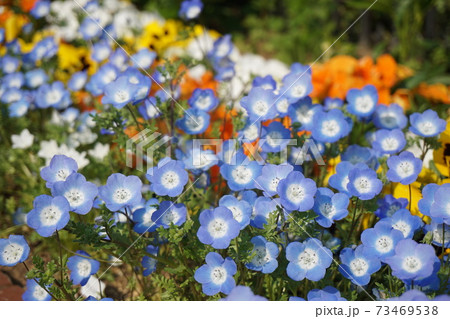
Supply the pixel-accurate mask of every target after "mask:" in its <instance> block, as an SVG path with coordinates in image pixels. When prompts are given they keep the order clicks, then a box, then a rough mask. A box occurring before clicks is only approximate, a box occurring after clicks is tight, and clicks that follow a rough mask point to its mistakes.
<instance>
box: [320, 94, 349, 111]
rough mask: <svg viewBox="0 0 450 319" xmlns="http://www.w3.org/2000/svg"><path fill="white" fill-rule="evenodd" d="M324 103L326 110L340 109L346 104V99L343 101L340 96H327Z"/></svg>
mask: <svg viewBox="0 0 450 319" xmlns="http://www.w3.org/2000/svg"><path fill="white" fill-rule="evenodd" d="M323 103H324V109H325V110H326V111H329V110H332V109H338V108H341V107H342V105H344V101H342V100H341V99H340V98H331V97H326V98H325V100H324V101H323Z"/></svg>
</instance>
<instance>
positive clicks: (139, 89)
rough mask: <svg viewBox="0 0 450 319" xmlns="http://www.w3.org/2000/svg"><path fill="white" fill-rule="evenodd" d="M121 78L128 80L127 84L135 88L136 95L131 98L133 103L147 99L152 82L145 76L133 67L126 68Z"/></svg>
mask: <svg viewBox="0 0 450 319" xmlns="http://www.w3.org/2000/svg"><path fill="white" fill-rule="evenodd" d="M123 76H126V77H127V78H128V83H130V84H131V85H133V86H135V88H136V93H135V94H134V96H133V103H134V104H136V103H139V102H141V101H143V100H144V99H145V98H147V97H148V94H149V92H150V87H151V86H152V80H151V79H150V77H148V76H147V75H145V74H143V73H141V71H139V70H138V69H136V68H134V67H130V68H128V69H127V70H126V71H125V72H124V73H123Z"/></svg>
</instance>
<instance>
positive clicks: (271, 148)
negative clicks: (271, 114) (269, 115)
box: [259, 122, 291, 153]
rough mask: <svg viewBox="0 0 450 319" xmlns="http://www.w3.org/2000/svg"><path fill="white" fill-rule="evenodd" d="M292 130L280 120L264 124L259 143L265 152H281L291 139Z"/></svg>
mask: <svg viewBox="0 0 450 319" xmlns="http://www.w3.org/2000/svg"><path fill="white" fill-rule="evenodd" d="M290 137H291V131H290V130H288V129H287V128H285V127H284V125H283V124H281V123H280V122H272V123H270V124H269V125H268V126H263V127H262V131H261V139H260V141H259V145H261V149H262V151H263V152H274V153H275V152H281V151H282V150H284V149H285V148H286V146H287V145H288V143H289V141H290Z"/></svg>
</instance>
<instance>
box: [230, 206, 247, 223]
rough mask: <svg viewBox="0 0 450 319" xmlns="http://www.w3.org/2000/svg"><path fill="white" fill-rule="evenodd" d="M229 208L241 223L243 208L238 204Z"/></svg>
mask: <svg viewBox="0 0 450 319" xmlns="http://www.w3.org/2000/svg"><path fill="white" fill-rule="evenodd" d="M227 208H228V209H229V210H231V212H232V213H233V218H234V219H235V220H236V221H237V222H238V223H240V222H241V221H242V217H243V213H242V210H241V209H240V208H239V207H238V206H227Z"/></svg>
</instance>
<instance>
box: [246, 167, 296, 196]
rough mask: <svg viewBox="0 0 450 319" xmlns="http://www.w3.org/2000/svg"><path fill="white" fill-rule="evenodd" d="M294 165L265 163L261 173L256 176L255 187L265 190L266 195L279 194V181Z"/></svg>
mask: <svg viewBox="0 0 450 319" xmlns="http://www.w3.org/2000/svg"><path fill="white" fill-rule="evenodd" d="M293 170H294V167H293V166H292V165H289V164H282V165H274V164H267V165H264V166H263V168H262V171H261V175H260V176H259V177H258V178H256V182H255V187H256V188H258V189H260V190H262V191H264V196H267V197H272V196H275V195H276V194H277V187H278V183H279V182H280V181H281V180H282V179H284V178H286V177H287V176H288V175H289V173H290V172H292V171H293Z"/></svg>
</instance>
